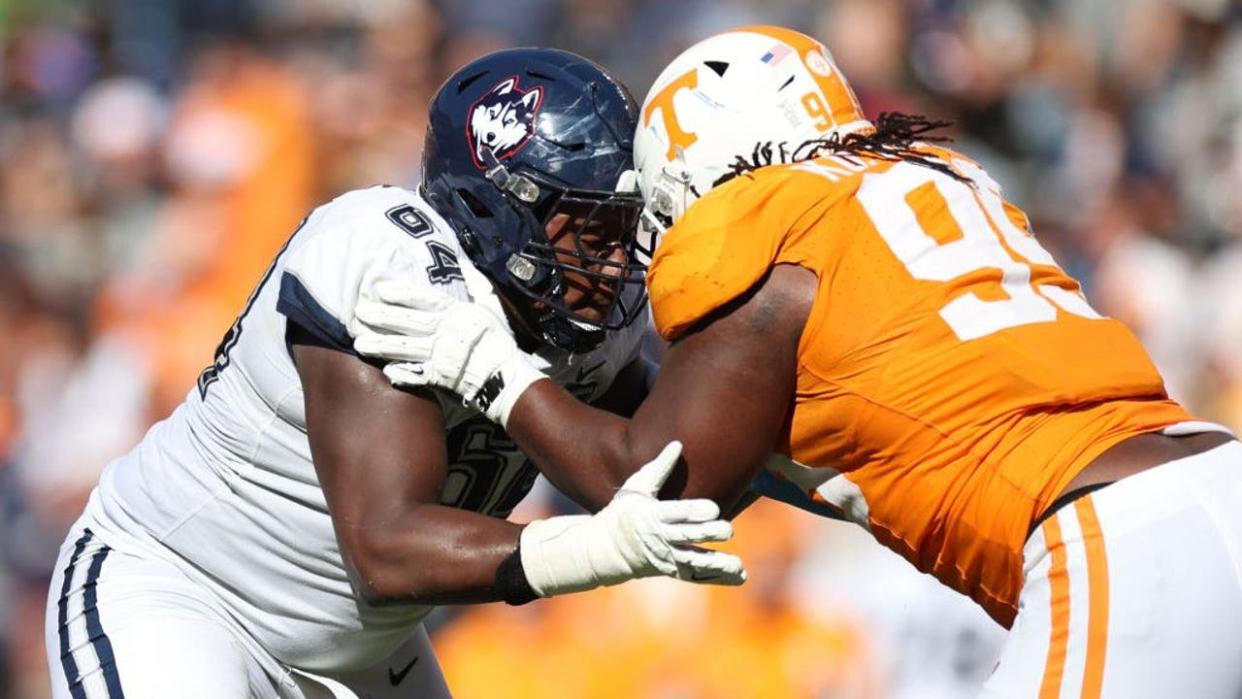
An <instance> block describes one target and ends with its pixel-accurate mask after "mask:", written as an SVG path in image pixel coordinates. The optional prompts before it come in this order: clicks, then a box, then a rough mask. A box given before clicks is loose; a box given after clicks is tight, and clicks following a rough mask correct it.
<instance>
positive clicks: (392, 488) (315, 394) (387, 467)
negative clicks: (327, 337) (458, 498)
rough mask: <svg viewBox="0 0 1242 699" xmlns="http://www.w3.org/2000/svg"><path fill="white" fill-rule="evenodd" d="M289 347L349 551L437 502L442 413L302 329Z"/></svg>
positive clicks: (319, 465) (318, 466) (323, 478)
mask: <svg viewBox="0 0 1242 699" xmlns="http://www.w3.org/2000/svg"><path fill="white" fill-rule="evenodd" d="M290 345H291V347H292V351H293V357H294V362H295V363H296V365H297V368H298V373H299V375H300V376H301V379H302V390H303V394H304V396H305V405H306V431H307V437H308V439H309V441H310V447H311V455H312V458H313V459H314V462H315V472H316V473H317V474H318V476H319V480H320V483H321V485H322V486H323V490H324V494H325V496H326V498H327V501H328V508H329V511H330V512H331V515H332V519H333V523H334V525H335V527H336V530H337V537H338V539H339V540H340V542H341V544H342V547H343V548H344V549H345V550H346V553H347V554H348V553H349V551H350V549H352V548H356V547H358V546H362V545H366V543H367V541H366V532H367V529H368V528H370V527H382V526H384V524H385V522H389V523H391V522H395V521H397V520H398V519H400V518H401V517H402V516H403V515H404V514H405V513H406V512H408V511H409V509H410V508H411V507H417V506H418V505H421V504H433V503H436V502H438V498H439V493H440V489H441V487H442V485H443V482H444V478H445V473H446V469H447V466H446V462H447V457H446V454H445V443H444V423H443V415H442V413H441V409H440V406H439V404H438V403H437V402H436V401H435V399H433V398H431V397H430V396H425V395H418V394H414V393H407V392H403V391H399V390H396V389H394V388H393V387H392V386H391V385H390V384H389V382H388V380H387V378H385V377H384V374H383V372H381V371H380V369H378V368H377V367H374V366H372V365H370V364H367V363H366V362H364V361H362V360H361V359H359V358H358V357H357V356H355V355H352V354H348V353H345V352H341V351H338V350H336V349H333V348H330V347H326V346H324V345H323V344H321V343H318V342H316V341H315V338H314V337H313V336H308V335H307V334H306V333H305V332H304V331H303V332H299V331H296V330H295V331H293V332H291V335H290Z"/></svg>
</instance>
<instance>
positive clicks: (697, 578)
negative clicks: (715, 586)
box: [690, 570, 720, 582]
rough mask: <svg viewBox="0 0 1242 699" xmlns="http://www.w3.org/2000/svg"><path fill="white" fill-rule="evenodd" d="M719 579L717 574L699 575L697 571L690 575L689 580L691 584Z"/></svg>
mask: <svg viewBox="0 0 1242 699" xmlns="http://www.w3.org/2000/svg"><path fill="white" fill-rule="evenodd" d="M719 577H720V574H719V573H712V574H711V575H699V571H697V570H696V571H694V572H692V573H690V580H691V581H693V582H704V581H707V580H715V579H716V578H719Z"/></svg>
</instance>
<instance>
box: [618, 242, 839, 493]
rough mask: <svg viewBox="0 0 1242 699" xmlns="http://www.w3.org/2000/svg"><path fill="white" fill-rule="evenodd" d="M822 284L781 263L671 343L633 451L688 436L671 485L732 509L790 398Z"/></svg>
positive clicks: (772, 440) (769, 446)
mask: <svg viewBox="0 0 1242 699" xmlns="http://www.w3.org/2000/svg"><path fill="white" fill-rule="evenodd" d="M816 288H817V279H816V277H815V275H814V273H812V272H810V271H809V270H806V269H804V268H802V267H797V266H792V265H777V266H776V267H775V268H773V270H772V271H771V272H770V273H769V274H768V275H767V276H766V277H764V278H763V279H762V280H760V281H759V282H758V283H756V284H755V286H754V287H753V288H752V289H751V290H750V291H749V292H747V293H746V294H745V295H743V296H741V297H739V298H738V299H735V300H734V301H732V302H730V303H729V304H727V305H726V306H724V307H723V308H721V309H720V310H719V311H717V312H716V313H714V314H712V316H710V317H709V318H706V319H704V320H703V321H701V322H700V323H699V324H698V326H697V327H696V328H695V329H693V330H692V331H690V332H689V333H687V334H686V335H684V336H683V337H682V338H681V339H679V340H678V341H677V342H676V343H674V344H673V346H672V347H670V348H669V351H668V353H667V355H666V357H665V361H664V364H663V365H662V367H661V369H660V374H659V376H658V378H657V379H656V382H655V385H654V386H653V387H652V390H651V393H650V395H649V396H648V397H647V400H646V401H645V402H644V403H643V405H642V407H641V408H639V410H638V412H637V413H636V414H635V416H634V422H633V424H632V425H631V429H630V440H631V448H632V449H633V450H634V451H632V453H635V454H647V453H650V454H655V453H656V452H658V451H659V449H660V448H661V447H662V446H663V445H664V443H666V442H667V441H668V440H670V439H680V440H682V442H683V443H684V444H685V449H684V451H683V458H684V460H685V461H686V464H687V468H686V469H685V470H684V471H680V472H678V473H675V474H674V477H673V479H671V480H670V483H669V486H668V487H667V488H666V489H665V493H666V494H668V495H679V496H683V497H710V498H712V499H715V500H717V501H718V502H719V503H720V504H721V506H722V507H723V508H724V509H725V510H726V511H728V510H729V509H730V508H731V506H732V505H733V504H734V503H736V501H737V499H738V498H739V497H740V496H741V495H742V493H743V492H744V491H745V489H746V487H747V485H748V484H749V483H750V481H751V479H752V478H753V477H754V475H755V474H756V473H757V472H758V470H759V469H760V468H761V467H762V465H763V464H764V462H765V461H766V460H767V458H768V456H769V454H770V453H771V452H772V450H773V448H774V447H775V446H776V441H777V439H778V438H779V436H780V434H781V432H782V428H783V427H784V424H785V420H786V418H787V416H788V414H789V411H790V409H791V407H792V405H793V399H794V390H795V386H796V372H797V354H798V343H799V340H800V338H801V335H802V330H803V328H804V327H805V325H806V320H807V318H808V317H809V316H810V311H811V306H812V305H813V303H814V300H815V294H816Z"/></svg>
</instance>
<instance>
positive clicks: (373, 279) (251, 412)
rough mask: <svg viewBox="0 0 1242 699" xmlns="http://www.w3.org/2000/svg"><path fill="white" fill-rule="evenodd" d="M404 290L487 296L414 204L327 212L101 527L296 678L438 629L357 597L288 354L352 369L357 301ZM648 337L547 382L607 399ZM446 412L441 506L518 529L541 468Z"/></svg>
mask: <svg viewBox="0 0 1242 699" xmlns="http://www.w3.org/2000/svg"><path fill="white" fill-rule="evenodd" d="M397 279H399V280H404V281H409V280H418V281H419V282H420V283H423V284H426V285H427V286H428V288H434V289H437V290H439V291H442V292H443V293H446V294H449V295H451V296H453V297H455V298H458V299H462V300H467V299H470V298H471V293H470V289H471V288H475V289H477V288H478V287H476V286H474V285H475V284H478V283H482V284H487V282H486V280H484V279H483V278H482V275H481V273H479V272H478V271H477V270H476V269H474V268H473V267H472V266H471V265H470V262H469V260H468V259H467V258H466V256H465V255H464V254H463V253H462V251H461V249H460V248H459V246H458V242H457V237H456V235H455V234H454V233H453V231H452V229H451V228H450V227H449V226H448V224H447V223H445V221H444V220H443V219H441V218H440V217H439V216H438V215H437V214H436V213H435V212H434V211H433V210H432V209H431V207H430V206H429V205H428V204H427V203H426V202H425V201H424V200H423V199H422V197H421V196H419V195H418V194H417V193H415V192H411V191H407V190H404V189H400V188H396V187H374V188H371V189H366V190H359V191H355V192H350V193H347V194H345V195H342V196H341V197H339V198H337V199H335V200H333V201H332V202H330V203H328V204H326V205H324V206H321V207H320V208H318V209H316V210H315V211H313V212H312V213H311V214H310V216H308V217H307V219H306V220H305V221H304V222H303V223H302V225H301V226H300V227H299V228H298V230H297V231H296V232H295V233H294V234H293V236H292V237H291V238H290V239H289V241H288V243H286V244H285V247H284V248H282V250H281V251H280V253H279V254H278V255H277V257H276V259H275V260H274V262H273V263H272V265H271V267H270V268H269V269H268V271H267V273H266V274H265V275H264V277H263V279H262V281H261V282H260V283H259V285H258V287H257V288H256V289H255V291H254V293H253V294H252V295H251V298H250V300H249V301H248V303H247V305H246V308H245V310H244V311H243V312H242V313H241V315H240V316H239V317H238V319H237V321H236V322H234V324H233V326H232V327H231V328H230V329H229V331H228V333H227V334H226V335H225V338H224V340H223V342H221V344H220V346H219V348H218V349H217V351H216V358H215V362H214V363H213V365H212V366H210V367H208V369H207V370H206V371H204V372H203V374H202V376H201V377H200V378H199V381H198V384H197V386H195V387H194V388H193V389H192V390H191V391H190V393H189V396H188V397H187V398H186V401H185V403H183V404H182V405H181V406H180V407H178V408H177V409H176V411H174V412H173V414H172V415H171V416H170V417H169V418H168V419H166V420H164V421H162V422H160V423H158V424H156V425H155V426H154V427H152V428H151V430H150V432H148V434H147V435H146V437H145V438H144V439H143V441H142V442H141V443H140V444H139V445H138V446H137V447H136V448H135V449H134V450H133V451H131V452H130V453H129V454H128V455H126V456H124V457H122V458H120V459H118V460H116V461H115V462H113V463H112V464H110V465H109V466H108V468H107V469H106V470H105V472H104V474H103V476H102V478H101V481H100V484H99V486H98V488H97V489H96V491H95V493H94V494H93V495H92V497H91V503H90V505H89V506H88V508H87V512H86V514H85V515H84V522H85V524H86V526H89V527H91V529H92V530H93V531H94V532H95V533H96V534H97V535H98V536H99V537H100V538H101V539H103V540H104V541H105V542H107V543H108V544H109V545H110V546H112V547H113V548H116V549H118V550H124V549H125V548H126V547H127V546H131V547H132V546H137V547H140V548H141V550H142V551H144V552H147V553H153V554H155V555H158V556H161V557H164V558H165V559H167V560H170V561H172V562H173V563H175V564H176V565H178V566H179V567H180V568H181V569H182V570H183V571H185V572H186V574H187V575H188V576H190V577H191V578H193V579H195V580H197V581H199V582H200V583H202V584H203V585H205V586H206V587H207V588H208V589H209V590H210V591H211V593H212V594H214V595H216V596H217V597H218V598H219V600H220V601H221V602H222V603H223V606H224V607H225V608H227V609H228V610H229V611H230V614H232V615H233V616H234V619H235V621H236V622H237V623H238V625H240V626H241V627H242V628H243V629H244V630H245V632H246V633H247V634H249V635H250V636H251V637H253V639H254V640H255V641H257V643H258V644H260V645H261V646H262V647H263V648H264V649H265V650H266V651H267V652H268V653H270V654H271V655H272V656H273V657H274V658H275V659H276V660H278V661H280V662H282V663H285V664H287V665H290V666H292V667H296V668H301V669H305V670H310V671H323V672H336V671H345V670H349V669H352V668H357V667H362V666H365V665H367V664H369V663H374V662H375V661H376V660H377V659H379V658H383V657H385V656H387V655H388V654H389V653H391V652H392V651H393V650H394V649H395V648H397V647H398V646H400V644H401V643H403V642H404V641H405V640H406V639H407V638H409V637H410V635H411V634H412V633H413V632H414V631H415V630H416V628H417V625H418V623H419V622H420V621H421V620H422V618H423V617H424V616H425V615H426V614H427V613H428V612H429V611H430V608H429V607H425V606H417V605H396V606H384V607H382V608H381V607H371V606H368V605H367V604H366V603H365V602H363V601H362V600H361V599H359V598H358V597H357V596H356V595H355V593H354V589H353V587H352V586H351V584H350V581H349V578H348V576H347V575H346V571H345V565H344V563H343V561H342V558H341V552H340V550H339V548H338V546H337V541H336V536H335V534H334V532H333V528H332V521H331V519H330V517H329V515H328V508H327V504H326V502H325V499H324V493H323V491H322V489H321V487H320V484H319V480H318V478H317V477H316V474H315V468H314V465H313V463H312V461H311V452H310V445H309V443H308V440H307V436H306V413H305V408H304V404H303V396H302V384H301V381H300V380H299V377H298V372H297V369H296V367H295V366H294V363H293V361H292V358H291V355H290V345H289V342H288V339H287V338H288V335H287V332H288V329H289V328H290V326H291V323H296V324H297V325H299V326H301V327H302V328H304V329H305V330H306V331H308V332H309V333H310V334H311V335H312V336H314V338H315V339H316V340H317V341H318V342H320V343H323V344H325V345H327V346H330V347H334V348H337V349H339V350H340V351H342V352H350V353H352V352H353V349H352V345H353V332H352V329H355V324H356V321H355V319H354V315H353V313H354V308H355V306H356V304H357V302H358V300H359V299H360V298H363V297H365V296H367V295H368V294H369V293H370V292H371V290H372V289H373V288H374V287H375V285H376V283H378V282H381V281H384V280H397ZM467 279H469V283H468V281H467ZM645 327H646V323H645V319H640V320H638V321H636V322H635V323H633V324H631V325H630V327H629V328H627V329H625V330H622V331H619V332H617V333H610V334H609V336H608V339H607V341H606V342H604V343H603V345H602V346H601V347H599V348H597V349H596V350H594V351H592V352H590V353H586V354H581V355H573V356H571V355H569V354H567V353H563V352H558V351H553V350H549V351H547V352H545V353H544V355H543V356H544V358H545V359H547V360H548V361H549V362H550V364H551V367H550V368H549V369H547V370H546V371H547V373H548V374H549V375H550V376H551V377H552V378H553V379H554V380H555V381H557V383H559V384H561V385H563V386H567V387H569V388H570V389H571V390H572V391H573V392H574V393H575V394H576V395H578V396H579V397H581V398H584V399H587V400H590V399H593V398H597V397H599V396H600V394H601V393H603V392H604V391H605V390H606V389H607V388H608V386H609V385H610V384H611V383H612V380H613V378H614V377H615V375H616V373H617V372H618V371H619V370H620V369H621V368H622V367H623V366H625V365H626V364H627V363H629V362H630V361H632V360H633V359H634V358H635V357H636V356H637V354H638V350H639V345H640V341H641V335H642V332H643V329H644V328H645ZM394 390H395V389H394ZM440 402H441V405H442V406H443V407H444V410H445V424H446V427H447V428H448V430H447V434H446V440H447V445H448V453H449V459H450V466H449V475H448V479H447V482H446V484H445V487H444V490H443V493H442V499H441V502H442V503H443V504H445V505H450V506H455V507H461V508H465V509H470V510H473V511H478V512H483V513H487V514H490V515H494V516H498V517H504V516H507V515H508V513H509V511H510V510H511V509H512V508H513V506H514V505H516V504H517V502H518V501H519V500H520V499H521V498H522V496H523V495H525V493H526V492H527V490H528V489H529V488H530V486H531V484H532V483H533V481H534V478H535V475H536V473H535V470H534V468H533V466H532V465H531V464H530V462H529V461H528V460H527V459H526V458H525V456H523V455H522V454H521V452H520V451H518V450H517V448H516V447H515V446H514V444H513V442H512V441H510V440H509V439H508V437H507V436H506V435H505V434H504V432H503V431H502V430H501V429H500V428H499V427H496V426H494V425H493V424H492V423H490V422H488V421H487V420H486V419H485V418H483V417H482V416H481V415H479V414H478V413H476V412H473V411H470V410H468V409H466V408H464V407H463V406H462V405H461V402H460V400H458V399H457V398H456V397H454V396H450V395H444V396H442V399H441V401H440Z"/></svg>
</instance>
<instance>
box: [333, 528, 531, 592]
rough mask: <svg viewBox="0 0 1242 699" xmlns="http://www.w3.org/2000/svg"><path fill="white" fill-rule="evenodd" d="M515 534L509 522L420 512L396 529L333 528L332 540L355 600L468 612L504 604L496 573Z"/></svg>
mask: <svg viewBox="0 0 1242 699" xmlns="http://www.w3.org/2000/svg"><path fill="white" fill-rule="evenodd" d="M521 532H522V527H521V526H520V525H517V524H513V523H512V522H506V521H504V520H501V519H495V518H493V517H487V516H485V515H482V514H479V513H475V512H468V511H464V510H457V509H453V508H449V507H442V506H439V505H424V506H420V507H417V508H414V509H412V510H410V511H408V512H407V513H404V514H403V515H401V516H400V517H399V518H397V520H396V521H391V520H389V519H387V518H383V517H371V518H363V520H362V521H361V522H360V523H359V524H358V525H357V526H353V527H349V526H346V527H341V526H338V532H337V534H338V538H339V539H340V540H341V543H342V548H343V549H344V552H345V553H346V558H347V559H348V561H349V563H350V566H351V568H352V569H353V571H352V572H353V574H354V580H355V585H356V586H357V588H358V592H359V594H361V595H362V596H363V598H364V599H366V600H367V601H368V602H370V603H371V604H393V603H416V604H473V603H479V602H494V601H500V600H502V599H503V598H504V596H503V591H501V590H498V589H497V584H496V573H497V569H498V568H499V567H500V565H501V563H502V562H503V561H504V560H505V558H506V557H508V556H509V555H510V554H512V553H513V552H514V551H515V550H516V549H517V547H518V539H519V537H520V535H521Z"/></svg>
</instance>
